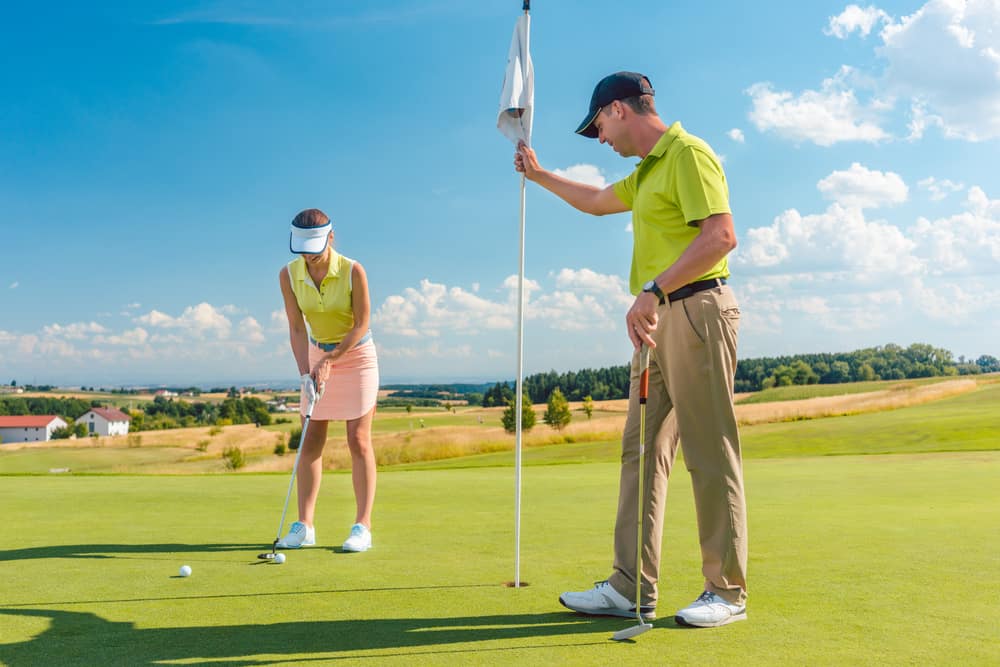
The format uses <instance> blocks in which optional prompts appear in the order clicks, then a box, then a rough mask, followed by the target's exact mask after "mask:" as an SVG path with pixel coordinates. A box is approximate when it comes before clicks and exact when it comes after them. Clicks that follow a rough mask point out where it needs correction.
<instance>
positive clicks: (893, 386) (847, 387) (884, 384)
mask: <svg viewBox="0 0 1000 667" xmlns="http://www.w3.org/2000/svg"><path fill="white" fill-rule="evenodd" d="M977 377H978V376H947V377H931V378H920V379H915V380H877V381H873V382H845V383H843V384H807V385H792V386H788V387H772V388H771V389H763V390H761V391H758V392H755V393H753V394H751V395H749V396H745V397H743V398H741V399H740V400H738V401H736V404H737V405H745V404H749V403H773V402H776V401H802V400H805V399H807V398H817V397H820V396H843V395H845V394H865V393H868V392H872V391H894V390H896V391H901V390H904V389H910V388H912V387H918V386H923V385H927V384H937V383H939V382H948V381H950V380H959V379H971V380H975V379H976V378H977Z"/></svg>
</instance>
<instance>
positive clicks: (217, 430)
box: [208, 426, 222, 435]
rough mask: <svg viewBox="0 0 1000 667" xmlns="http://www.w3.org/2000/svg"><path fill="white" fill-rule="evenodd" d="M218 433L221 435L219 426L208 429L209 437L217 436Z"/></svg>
mask: <svg viewBox="0 0 1000 667" xmlns="http://www.w3.org/2000/svg"><path fill="white" fill-rule="evenodd" d="M220 433H222V427H221V426H213V427H211V428H210V429H208V434H209V435H219V434H220Z"/></svg>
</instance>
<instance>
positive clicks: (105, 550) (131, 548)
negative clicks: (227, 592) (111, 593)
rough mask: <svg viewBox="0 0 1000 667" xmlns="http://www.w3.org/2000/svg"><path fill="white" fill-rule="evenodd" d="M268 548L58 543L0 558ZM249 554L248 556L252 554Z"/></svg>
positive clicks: (7, 553) (3, 554) (260, 547)
mask: <svg viewBox="0 0 1000 667" xmlns="http://www.w3.org/2000/svg"><path fill="white" fill-rule="evenodd" d="M262 550H266V551H270V550H271V545H270V544H268V545H267V547H266V549H265V548H264V545H263V544H260V543H257V544H59V545H54V546H49V547H29V548H27V549H11V550H9V551H0V562H2V561H5V560H34V559H38V558H115V557H116V556H118V555H120V554H158V553H176V552H187V553H197V552H207V553H220V552H222V553H227V552H233V553H238V552H242V553H245V554H251V553H254V552H258V551H262ZM252 557H253V556H251V558H252Z"/></svg>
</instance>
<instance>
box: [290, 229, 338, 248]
mask: <svg viewBox="0 0 1000 667" xmlns="http://www.w3.org/2000/svg"><path fill="white" fill-rule="evenodd" d="M331 230H333V223H332V222H328V223H326V224H325V225H323V226H321V227H296V226H295V225H292V234H291V236H290V237H289V240H288V247H289V249H290V250H291V251H292V252H294V253H298V254H305V255H318V254H319V253H321V252H323V251H324V250H326V242H327V239H329V237H330V231H331Z"/></svg>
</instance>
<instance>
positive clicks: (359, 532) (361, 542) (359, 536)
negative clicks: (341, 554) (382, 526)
mask: <svg viewBox="0 0 1000 667" xmlns="http://www.w3.org/2000/svg"><path fill="white" fill-rule="evenodd" d="M371 548H372V533H371V531H370V530H368V528H366V527H365V525H364V524H363V523H356V524H354V525H353V526H351V534H350V536H348V538H347V539H346V540H344V546H343V549H344V551H368V550H369V549H371Z"/></svg>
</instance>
